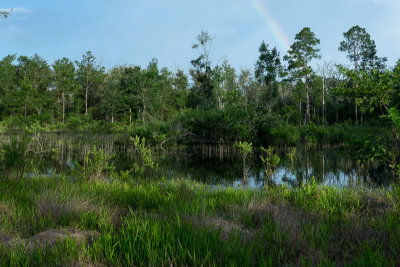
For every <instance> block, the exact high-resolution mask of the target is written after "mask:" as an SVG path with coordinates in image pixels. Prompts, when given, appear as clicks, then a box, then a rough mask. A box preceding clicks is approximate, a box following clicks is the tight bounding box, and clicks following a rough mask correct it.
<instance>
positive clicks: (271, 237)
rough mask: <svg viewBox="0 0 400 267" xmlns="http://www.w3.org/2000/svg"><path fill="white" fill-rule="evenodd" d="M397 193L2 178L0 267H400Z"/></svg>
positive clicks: (399, 197)
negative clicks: (314, 266) (211, 187)
mask: <svg viewBox="0 0 400 267" xmlns="http://www.w3.org/2000/svg"><path fill="white" fill-rule="evenodd" d="M399 202H400V189H399V188H398V187H397V186H393V187H392V189H390V190H388V189H365V188H352V189H346V188H343V189H336V188H332V187H319V186H317V184H316V183H314V182H312V181H310V182H308V183H305V184H304V185H302V186H301V187H299V188H288V187H285V186H268V187H265V188H263V189H262V190H249V189H233V188H216V189H215V188H214V189H210V188H209V187H207V186H206V185H203V184H199V183H195V182H192V181H188V180H175V181H167V180H165V179H160V180H147V179H142V178H137V179H130V180H128V181H120V180H113V181H112V182H100V181H97V182H96V181H95V182H90V181H79V182H76V183H73V182H70V181H66V180H65V179H55V178H51V179H49V178H33V179H32V178H29V179H28V178H23V179H21V180H1V181H0V222H2V223H1V224H0V259H1V261H0V266H19V265H24V266H38V265H40V266H104V265H105V266H130V265H132V266H143V265H144V266H171V265H172V266H182V265H183V266H228V265H229V266H276V265H379V266H395V265H399V264H400V258H399V255H398V251H400V242H399V240H400V224H399V221H400V210H399V204H400V203H399Z"/></svg>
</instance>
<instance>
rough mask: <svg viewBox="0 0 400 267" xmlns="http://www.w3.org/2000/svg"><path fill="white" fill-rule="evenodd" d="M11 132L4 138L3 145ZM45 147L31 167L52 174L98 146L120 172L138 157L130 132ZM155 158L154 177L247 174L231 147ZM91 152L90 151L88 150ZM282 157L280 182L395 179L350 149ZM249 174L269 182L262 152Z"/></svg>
mask: <svg viewBox="0 0 400 267" xmlns="http://www.w3.org/2000/svg"><path fill="white" fill-rule="evenodd" d="M8 138H9V136H6V135H2V136H0V145H1V144H2V143H4V142H6V141H7V140H8ZM40 138H41V139H40V142H41V145H43V147H42V148H41V149H42V150H46V151H50V152H49V153H44V154H43V155H42V156H41V157H35V156H31V157H30V158H29V159H27V162H28V164H29V166H28V168H27V171H28V172H31V173H38V174H39V173H42V174H48V173H50V172H53V171H54V172H56V173H59V172H64V173H67V174H68V172H69V171H70V170H71V168H73V167H74V162H78V163H82V161H83V158H84V156H85V153H87V151H88V149H89V148H91V147H92V146H94V145H95V146H96V147H98V148H102V149H103V150H104V151H106V152H107V153H110V154H112V153H115V154H116V156H115V158H114V159H113V164H114V165H115V166H116V170H121V171H123V170H129V169H131V168H132V166H133V164H134V162H135V161H137V160H138V156H137V154H135V150H134V148H133V144H132V143H131V142H130V141H129V136H128V135H123V134H115V135H100V134H99V135H86V134H58V135H57V134H43V135H42V136H41V137H40ZM153 148H154V149H155V150H154V154H153V155H154V160H155V161H156V162H157V163H158V164H159V167H158V168H157V169H154V170H153V169H152V170H149V171H147V172H146V173H145V174H146V176H148V177H152V176H157V177H159V176H160V175H164V176H166V177H167V178H171V179H173V178H187V177H190V178H191V179H193V180H198V181H203V182H204V181H207V182H208V183H210V184H221V185H227V186H230V185H234V184H238V183H239V184H240V183H241V180H242V178H243V165H242V160H241V157H240V155H239V154H238V153H237V152H236V151H235V150H234V149H233V148H232V147H230V146H196V147H185V148H177V149H174V150H169V151H167V152H162V153H160V152H157V149H156V147H153ZM85 151H86V152H85ZM278 155H279V157H280V158H281V161H280V163H279V165H278V171H277V172H276V177H275V178H274V183H277V184H280V183H284V184H287V185H289V186H294V187H296V186H299V185H301V184H302V183H304V182H305V181H306V180H307V179H310V178H311V177H313V176H314V177H315V179H316V180H317V181H318V182H320V183H325V184H327V185H335V186H349V185H350V186H352V185H354V184H356V183H357V180H358V182H360V183H367V184H378V185H380V184H383V185H387V184H388V183H389V181H390V180H389V179H388V177H391V172H390V170H389V169H388V168H387V167H386V166H385V165H383V164H378V163H370V164H369V165H368V168H364V169H363V170H362V171H363V172H364V174H363V173H362V172H360V170H358V169H357V168H356V161H355V160H353V159H352V158H351V155H349V153H348V152H346V151H345V150H340V149H332V148H324V149H318V148H302V147H297V150H296V157H295V159H294V160H293V162H291V161H290V159H289V157H288V155H287V150H284V149H280V150H278ZM246 163H247V164H246V165H247V169H246V172H247V177H248V181H249V184H248V186H250V187H261V186H263V185H265V182H266V179H265V178H266V176H265V173H264V169H263V166H262V163H261V161H260V160H259V157H258V154H257V152H254V153H252V154H250V155H249V157H248V160H247V162H246Z"/></svg>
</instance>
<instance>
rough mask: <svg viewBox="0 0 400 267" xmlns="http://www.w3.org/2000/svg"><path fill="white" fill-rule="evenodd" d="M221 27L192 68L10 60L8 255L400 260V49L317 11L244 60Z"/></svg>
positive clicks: (2, 192)
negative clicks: (331, 36)
mask: <svg viewBox="0 0 400 267" xmlns="http://www.w3.org/2000/svg"><path fill="white" fill-rule="evenodd" d="M7 16H8V12H6V11H4V12H3V11H0V18H1V17H7ZM216 38H217V37H214V36H212V35H211V34H210V33H208V32H207V31H201V32H200V34H199V35H198V36H197V37H196V39H195V40H194V44H193V46H192V48H193V49H194V50H196V51H197V55H198V56H197V57H196V58H193V59H188V62H190V66H191V67H190V69H189V70H188V71H185V70H183V69H179V68H177V69H172V70H171V69H168V68H165V67H161V66H159V64H158V60H157V59H156V58H154V59H152V60H151V61H150V62H149V63H148V65H147V67H142V66H137V65H134V64H132V65H123V66H115V67H113V68H111V69H108V70H106V68H105V67H104V66H102V65H101V64H100V63H99V62H98V60H97V58H96V56H95V55H94V54H93V53H92V52H91V51H87V52H86V53H85V54H84V55H83V56H82V58H81V59H80V60H76V61H73V60H71V59H68V58H65V57H64V58H60V59H57V60H55V61H54V62H47V61H46V60H45V59H43V58H42V57H40V55H37V54H34V55H33V56H25V55H16V54H11V55H8V56H6V57H4V58H3V59H2V60H1V61H0V133H1V134H0V144H1V148H0V266H288V265H289V266H294V265H296V266H336V265H338V266H398V265H399V264H400V256H399V253H398V252H399V251H400V242H399V240H400V224H399V221H400V209H399V207H400V187H399V184H398V181H399V178H400V107H399V104H400V59H399V60H398V61H397V63H396V65H395V66H388V65H387V62H388V60H387V58H386V57H379V56H378V52H377V47H376V44H375V42H374V40H373V39H372V37H371V36H370V35H369V34H368V32H367V31H366V29H365V28H362V27H360V26H358V25H356V26H353V27H351V28H350V29H349V30H348V31H346V32H345V33H343V41H341V42H340V43H338V44H337V46H338V50H339V51H341V52H342V53H344V55H346V56H347V59H348V61H347V62H341V63H338V62H333V61H324V60H323V59H322V52H321V50H320V48H319V45H320V39H318V37H317V36H316V35H315V34H314V33H313V32H312V30H311V29H310V28H309V27H305V28H303V29H302V30H301V31H300V32H298V33H297V34H296V36H295V38H294V42H293V43H292V45H291V46H290V49H289V51H287V52H286V53H285V54H284V55H282V54H281V53H280V52H279V51H278V49H277V48H276V47H272V46H271V45H270V44H268V43H266V42H264V41H263V42H262V43H261V44H260V46H259V50H258V59H257V61H256V62H255V63H254V68H252V69H240V70H238V69H235V68H234V67H232V66H231V65H230V63H229V61H228V59H223V60H221V61H219V62H220V63H218V64H215V63H214V62H212V60H211V58H212V57H211V55H212V53H213V51H212V42H213V41H215V39H216ZM127 64H131V63H129V62H128V63H127ZM182 151H184V152H182ZM335 153H339V154H340V157H339V159H338V160H336V159H335V157H336V156H335V157H334V156H333V154H335ZM214 154H218V157H214V158H212V156H210V155H214ZM342 154H345V156H343V155H342ZM335 155H336V154H335ZM211 161H214V162H211ZM165 162H167V164H169V165H168V166H167V167H166V168H165V165H167V164H165ZM199 162H200V163H199ZM210 162H211V163H212V164H210ZM201 164H203V165H201ZM206 164H210V165H206ZM171 165H174V166H173V168H172V167H171ZM339 165H340V166H344V167H343V168H342V167H340V168H339V167H338V166H339ZM210 166H211V167H210ZM257 167H258V169H257ZM260 168H261V171H260ZM198 169H200V171H199V172H198V173H199V175H203V176H204V173H206V177H201V179H197V177H196V176H195V171H196V170H198ZM317 169H320V170H321V171H320V172H317V171H316V170H317ZM204 170H206V171H208V172H201V171H204ZM213 171H214V172H213ZM314 171H315V172H314ZM346 171H347V172H346ZM310 172H311V173H310ZM220 173H222V174H220ZM238 173H239V174H238ZM319 173H322V174H321V175H320V176H321V177H316V175H319ZM377 173H378V174H377ZM207 175H209V176H210V177H207ZM213 175H214V176H217V178H218V179H216V180H217V181H216V182H215V181H213V180H212V179H211V178H212V177H211V176H213ZM229 175H234V176H235V175H236V176H238V177H239V179H238V180H234V181H233V182H231V181H230V180H229V179H231V178H232V177H230V176H229ZM278 175H279V179H281V180H279V179H277V177H278ZM290 175H292V176H295V178H293V177H292V178H293V179H292V180H290V179H289V178H290V177H291V176H290ZM236 176H235V177H236ZM248 176H249V177H248ZM289 176H290V177H289ZM382 176H383V177H384V179H382V181H381V180H380V179H377V178H375V177H382ZM386 176H387V177H389V176H390V177H391V178H393V179H386V178H387V177H386ZM288 177H289V178H288ZM332 177H333V178H332ZM236 178H237V177H236ZM329 179H330V180H329ZM288 180H289V182H288ZM328 180H329V181H331V180H334V181H339V182H340V181H342V180H343V181H345V182H344V183H343V184H340V183H337V184H334V185H331V184H328V183H327V182H326V181H328ZM227 181H228V182H227ZM226 185H227V186H226Z"/></svg>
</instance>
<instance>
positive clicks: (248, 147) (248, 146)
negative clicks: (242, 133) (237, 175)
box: [234, 141, 253, 181]
mask: <svg viewBox="0 0 400 267" xmlns="http://www.w3.org/2000/svg"><path fill="white" fill-rule="evenodd" d="M234 146H235V147H236V148H237V149H239V152H240V154H242V158H243V180H244V181H246V178H247V172H246V158H247V155H248V154H249V153H250V152H251V151H252V150H253V144H252V143H248V142H241V141H239V142H235V144H234Z"/></svg>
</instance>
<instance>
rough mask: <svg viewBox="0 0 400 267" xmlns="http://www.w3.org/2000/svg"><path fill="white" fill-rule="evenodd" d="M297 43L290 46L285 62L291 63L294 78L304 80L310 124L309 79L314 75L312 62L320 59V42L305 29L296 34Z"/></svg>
mask: <svg viewBox="0 0 400 267" xmlns="http://www.w3.org/2000/svg"><path fill="white" fill-rule="evenodd" d="M295 40H296V41H295V42H294V43H293V44H292V45H291V46H290V50H289V51H288V55H286V56H285V60H287V61H288V63H289V66H288V68H289V70H290V71H292V75H293V76H294V78H297V79H302V80H304V84H305V88H306V106H307V107H306V121H305V123H306V124H308V123H309V122H310V88H309V77H310V74H311V73H312V68H311V66H310V63H311V61H312V60H313V59H314V58H320V55H319V51H320V49H318V48H316V46H317V45H318V44H319V43H320V40H319V39H318V38H316V37H315V34H314V33H313V32H312V31H311V30H310V28H308V27H305V28H303V29H302V30H301V31H300V32H299V33H297V34H296V37H295Z"/></svg>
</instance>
